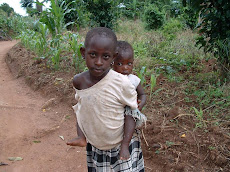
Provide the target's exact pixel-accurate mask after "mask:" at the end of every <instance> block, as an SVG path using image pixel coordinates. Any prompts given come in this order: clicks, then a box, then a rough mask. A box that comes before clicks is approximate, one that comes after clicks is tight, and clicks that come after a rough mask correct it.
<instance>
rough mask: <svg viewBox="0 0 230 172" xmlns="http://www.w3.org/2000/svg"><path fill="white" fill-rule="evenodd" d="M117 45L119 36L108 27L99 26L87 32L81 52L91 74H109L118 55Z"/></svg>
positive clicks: (99, 75) (101, 75)
mask: <svg viewBox="0 0 230 172" xmlns="http://www.w3.org/2000/svg"><path fill="white" fill-rule="evenodd" d="M116 46H117V37H116V35H115V34H114V32H113V31H112V30H110V29H108V28H105V27H97V28H93V29H92V30H90V31H89V32H88V33H87V35H86V38H85V47H82V48H81V54H82V56H83V58H85V60H86V65H87V67H88V69H89V72H90V75H91V76H93V77H104V76H105V75H106V74H107V72H108V71H109V69H110V66H111V63H112V62H113V60H114V58H115V57H116Z"/></svg>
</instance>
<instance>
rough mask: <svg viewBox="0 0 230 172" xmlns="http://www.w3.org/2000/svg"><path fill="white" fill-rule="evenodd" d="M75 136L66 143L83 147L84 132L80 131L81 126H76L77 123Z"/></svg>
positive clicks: (84, 144) (84, 141)
mask: <svg viewBox="0 0 230 172" xmlns="http://www.w3.org/2000/svg"><path fill="white" fill-rule="evenodd" d="M77 135H78V137H77V138H74V139H72V140H70V141H68V142H67V143H66V144H67V145H70V146H80V147H85V146H86V144H87V142H86V138H85V135H84V133H83V132H82V131H81V128H80V127H79V126H78V123H77Z"/></svg>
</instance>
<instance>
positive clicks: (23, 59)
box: [0, 42, 230, 172]
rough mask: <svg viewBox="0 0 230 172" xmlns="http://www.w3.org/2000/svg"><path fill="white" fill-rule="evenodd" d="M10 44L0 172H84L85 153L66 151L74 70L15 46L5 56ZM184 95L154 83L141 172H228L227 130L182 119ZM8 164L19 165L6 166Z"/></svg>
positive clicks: (176, 87) (0, 110)
mask: <svg viewBox="0 0 230 172" xmlns="http://www.w3.org/2000/svg"><path fill="white" fill-rule="evenodd" d="M14 44H16V42H0V53H1V54H0V56H1V62H0V65H1V66H0V70H1V78H0V84H1V86H0V87H1V88H0V95H1V97H0V137H1V139H0V149H1V150H0V152H1V154H0V161H1V162H4V163H7V164H8V165H7V166H0V171H7V172H8V171H23V172H24V171H44V172H45V171H60V172H66V171H70V172H72V171H87V170H86V162H85V161H86V157H85V150H84V148H77V147H74V148H69V147H68V146H66V144H65V141H66V140H68V139H70V138H72V137H74V136H75V135H76V128H75V123H76V119H75V115H74V113H73V111H72V109H71V105H73V104H74V103H75V102H74V92H73V88H72V77H73V76H74V75H75V71H74V69H73V68H71V67H69V68H68V69H65V70H63V71H62V70H59V71H56V72H54V71H53V70H51V69H50V68H49V67H47V65H46V64H47V61H46V60H40V59H36V58H35V57H36V56H35V54H34V53H32V52H30V51H28V50H27V49H25V48H24V47H23V46H21V45H20V44H16V45H15V46H14V47H13V48H12V49H11V50H10V48H11V47H12V46H13V45H14ZM8 51H9V53H8V54H7V56H6V57H5V59H4V56H5V54H6V52H8ZM5 60H6V62H7V64H8V66H9V69H10V70H11V72H12V73H10V71H9V70H8V68H7V65H6V63H5ZM204 63H205V62H204ZM214 63H215V62H211V61H210V64H204V65H207V68H205V69H207V70H205V71H204V72H207V71H210V70H214V69H215V64H214ZM182 72H186V70H184V71H182ZM188 75H191V73H188ZM147 80H148V79H147ZM183 89H184V85H183V84H181V83H173V82H169V81H168V80H167V79H166V78H165V77H164V76H163V75H160V76H158V78H157V86H156V88H155V91H156V92H157V94H155V95H154V96H153V97H152V98H151V99H150V98H149V99H148V102H147V105H146V107H145V109H144V110H143V113H144V114H146V115H147V117H148V122H147V127H146V128H144V129H143V135H142V148H143V153H144V159H145V167H146V168H145V169H146V171H147V172H150V171H152V172H171V171H172V172H206V171H208V172H219V171H224V172H228V171H230V170H229V169H230V137H229V135H228V134H227V132H229V127H230V123H229V122H226V123H225V124H223V125H222V126H221V127H219V126H211V125H210V126H207V128H206V129H205V130H204V129H199V128H196V127H195V125H196V123H197V122H199V121H197V120H196V117H195V115H194V114H190V113H188V112H189V111H188V109H189V108H190V107H192V106H196V105H197V102H196V98H195V97H193V96H191V97H190V100H191V101H190V102H186V101H185V100H184V98H185V95H184V94H183V92H182V91H181V90H183ZM146 92H149V90H146ZM226 115H229V114H226ZM223 128H225V130H224V129H223ZM59 136H63V137H64V138H65V140H64V141H63V140H62V139H61V138H60V137H59ZM14 156H20V157H23V158H24V159H23V160H22V161H16V162H11V161H9V160H8V157H14Z"/></svg>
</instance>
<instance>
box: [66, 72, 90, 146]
mask: <svg viewBox="0 0 230 172" xmlns="http://www.w3.org/2000/svg"><path fill="white" fill-rule="evenodd" d="M83 79H84V75H82V74H78V75H75V76H74V78H73V86H74V87H75V88H76V89H79V90H81V89H82V84H81V82H80V81H81V80H83ZM77 135H78V137H77V138H74V139H72V140H70V141H68V142H67V143H66V144H67V145H70V146H80V147H84V146H86V144H87V142H86V138H85V135H84V133H83V132H82V130H81V128H80V127H79V125H78V123H77Z"/></svg>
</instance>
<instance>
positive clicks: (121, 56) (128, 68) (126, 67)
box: [113, 41, 134, 75]
mask: <svg viewBox="0 0 230 172" xmlns="http://www.w3.org/2000/svg"><path fill="white" fill-rule="evenodd" d="M117 52H118V54H117V57H116V58H115V60H114V65H113V69H114V70H115V71H116V72H118V73H121V74H123V75H129V74H131V73H132V70H133V61H134V52H133V47H132V46H131V45H130V44H129V43H128V42H126V41H118V42H117Z"/></svg>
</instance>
